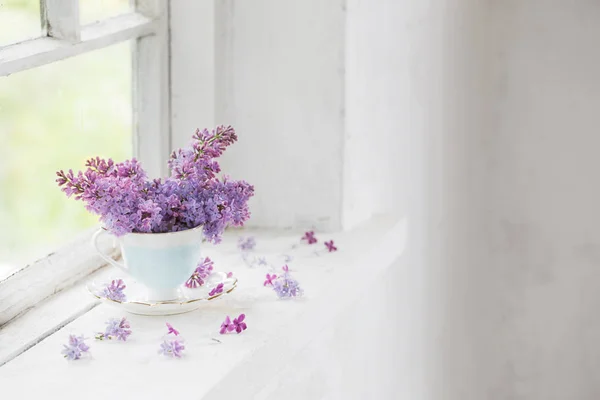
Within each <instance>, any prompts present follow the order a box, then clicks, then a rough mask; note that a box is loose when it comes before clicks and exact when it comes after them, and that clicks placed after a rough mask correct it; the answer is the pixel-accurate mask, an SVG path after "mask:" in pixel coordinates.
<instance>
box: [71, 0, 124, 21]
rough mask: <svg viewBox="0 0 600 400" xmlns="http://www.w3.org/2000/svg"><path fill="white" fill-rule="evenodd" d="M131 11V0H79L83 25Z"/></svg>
mask: <svg viewBox="0 0 600 400" xmlns="http://www.w3.org/2000/svg"><path fill="white" fill-rule="evenodd" d="M130 11H131V6H130V4H129V0H79V17H80V21H81V25H87V24H91V23H94V22H97V21H101V20H103V19H107V18H111V17H116V16H117V15H121V14H127V13H128V12H130Z"/></svg>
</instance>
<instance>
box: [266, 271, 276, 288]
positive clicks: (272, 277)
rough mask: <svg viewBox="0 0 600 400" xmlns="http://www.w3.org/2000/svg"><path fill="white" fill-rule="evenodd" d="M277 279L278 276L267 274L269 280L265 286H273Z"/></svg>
mask: <svg viewBox="0 0 600 400" xmlns="http://www.w3.org/2000/svg"><path fill="white" fill-rule="evenodd" d="M275 278H277V275H275V274H273V275H269V274H267V279H266V280H265V282H264V283H263V286H273V280H274V279H275Z"/></svg>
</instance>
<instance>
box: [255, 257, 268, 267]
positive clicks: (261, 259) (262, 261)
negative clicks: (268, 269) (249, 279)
mask: <svg viewBox="0 0 600 400" xmlns="http://www.w3.org/2000/svg"><path fill="white" fill-rule="evenodd" d="M256 260H257V262H258V265H269V264H268V263H267V258H266V257H258V258H257V259H256Z"/></svg>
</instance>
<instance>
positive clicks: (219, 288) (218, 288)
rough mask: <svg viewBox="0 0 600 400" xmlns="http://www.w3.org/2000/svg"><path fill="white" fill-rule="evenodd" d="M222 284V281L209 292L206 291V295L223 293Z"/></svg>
mask: <svg viewBox="0 0 600 400" xmlns="http://www.w3.org/2000/svg"><path fill="white" fill-rule="evenodd" d="M223 286H224V285H223V284H222V283H219V284H218V285H217V286H215V287H214V288H213V289H212V290H211V291H210V292H208V295H209V296H214V295H216V294H219V293H223Z"/></svg>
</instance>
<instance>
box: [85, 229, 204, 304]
mask: <svg viewBox="0 0 600 400" xmlns="http://www.w3.org/2000/svg"><path fill="white" fill-rule="evenodd" d="M101 234H108V232H107V231H106V230H104V229H100V230H99V231H98V232H96V233H95V234H94V236H93V238H92V240H93V243H94V246H95V247H96V251H98V253H99V254H100V256H101V257H102V258H103V259H104V260H105V261H107V262H108V263H110V264H112V265H114V266H115V267H117V268H119V269H121V270H123V271H125V272H126V273H128V274H129V275H131V276H132V277H133V278H134V279H135V280H136V281H137V282H139V283H142V284H143V285H144V286H146V287H147V288H148V298H149V300H163V301H165V300H173V299H176V298H178V288H179V287H180V286H181V285H183V284H184V283H185V281H186V280H187V279H188V278H189V277H190V276H191V275H192V273H193V272H194V270H195V268H196V266H197V264H198V262H199V261H200V257H201V251H200V247H201V243H202V227H197V228H194V229H188V230H185V231H179V232H168V233H128V234H126V235H124V236H121V237H117V240H118V241H119V244H120V246H121V255H122V256H123V261H124V264H122V263H119V262H117V261H115V260H113V259H112V258H110V257H108V256H107V255H106V254H104V253H102V251H100V248H99V247H98V237H99V236H100V235H101Z"/></svg>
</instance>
